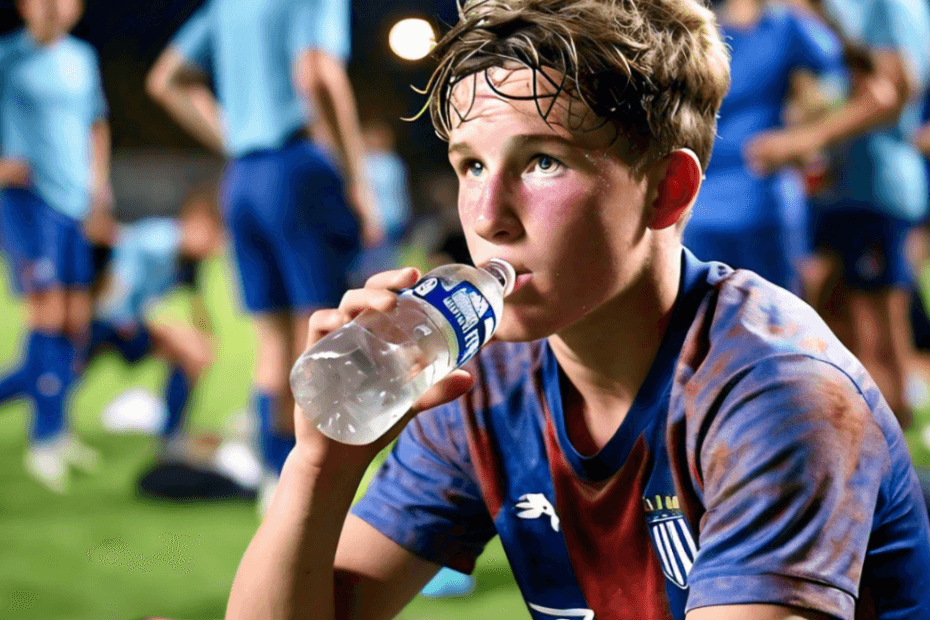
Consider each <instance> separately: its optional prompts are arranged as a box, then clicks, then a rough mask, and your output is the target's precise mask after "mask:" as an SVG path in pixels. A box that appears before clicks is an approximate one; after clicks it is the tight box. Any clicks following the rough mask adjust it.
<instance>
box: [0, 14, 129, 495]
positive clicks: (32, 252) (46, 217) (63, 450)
mask: <svg viewBox="0 0 930 620" xmlns="http://www.w3.org/2000/svg"><path fill="white" fill-rule="evenodd" d="M16 6H17V9H18V10H19V13H20V15H21V16H22V18H23V20H24V21H25V28H23V29H21V30H19V31H17V32H15V33H13V34H10V35H8V36H6V37H4V38H3V39H2V40H0V88H2V94H0V149H2V159H0V183H2V186H3V192H2V196H0V210H2V220H3V227H2V230H0V237H2V240H3V241H2V243H3V247H4V249H5V252H6V254H7V258H8V260H9V263H10V265H11V269H12V272H13V273H12V275H13V280H14V289H15V290H16V291H17V292H19V293H20V294H22V295H25V297H26V301H27V306H28V323H29V336H28V339H27V344H26V347H25V352H24V356H23V359H22V362H21V364H20V365H19V367H18V368H16V369H15V370H13V371H12V372H11V373H9V374H7V375H6V376H5V377H3V379H2V380H0V401H2V400H8V399H10V398H14V397H16V396H19V395H21V394H26V395H28V396H29V397H30V399H31V400H32V401H33V402H34V404H35V417H34V418H33V420H34V421H33V424H32V428H31V430H30V433H29V441H30V447H29V449H28V450H27V453H26V469H27V471H28V472H29V473H30V474H31V475H32V476H33V477H35V478H36V479H37V480H39V481H40V482H41V483H43V484H44V485H45V486H47V487H48V488H50V489H52V490H53V491H56V492H64V491H65V490H66V489H67V486H68V484H67V483H68V469H69V468H68V466H69V464H70V465H75V466H78V467H80V468H83V469H92V468H93V467H95V464H96V462H97V460H98V457H97V455H96V453H95V452H94V451H92V450H91V449H90V448H88V447H87V446H84V445H83V444H81V443H80V442H79V441H78V440H77V439H76V437H74V435H73V434H72V433H71V432H70V431H69V429H68V424H67V420H66V416H65V405H66V400H67V396H68V394H69V393H70V391H71V387H72V385H73V383H74V381H75V379H76V377H77V373H78V371H79V365H80V361H81V360H82V359H83V350H82V349H83V347H84V346H86V341H87V332H88V325H89V320H90V313H91V302H90V293H89V291H88V285H89V283H90V280H91V277H92V268H91V257H90V246H89V244H88V242H87V239H86V237H85V235H84V232H83V230H82V220H84V218H85V216H86V215H87V213H88V212H89V210H90V209H91V208H96V209H106V208H109V203H110V202H111V196H112V191H111V189H110V181H109V174H110V173H109V160H110V134H109V125H108V123H107V121H106V115H107V106H106V102H105V99H104V95H103V88H102V84H101V79H100V71H99V68H98V62H97V55H96V53H95V52H94V50H93V48H91V46H90V45H88V44H87V43H85V42H83V41H80V40H78V39H76V38H74V37H72V36H70V35H68V32H69V31H70V30H71V28H73V27H74V25H75V24H76V23H77V21H78V19H79V18H80V15H81V11H82V8H83V7H82V4H81V2H80V0H19V1H18V2H17V5H16Z"/></svg>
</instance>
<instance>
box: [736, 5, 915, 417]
mask: <svg viewBox="0 0 930 620" xmlns="http://www.w3.org/2000/svg"><path fill="white" fill-rule="evenodd" d="M811 5H812V6H813V8H815V9H817V10H819V11H821V12H822V14H823V15H824V16H825V18H826V19H827V20H828V21H830V22H834V23H835V24H836V26H835V28H836V29H837V31H838V32H840V33H841V34H842V35H843V36H844V37H845V38H847V39H848V40H849V41H851V42H852V43H853V44H855V45H858V46H862V47H863V48H864V49H866V50H867V51H868V56H867V57H866V58H865V62H857V61H856V59H855V58H850V57H849V55H848V54H847V64H848V65H849V70H850V84H849V91H850V92H849V97H848V103H847V104H846V106H845V107H844V108H843V110H841V111H834V112H831V113H829V114H828V115H826V116H825V117H824V118H823V119H822V120H820V121H818V122H816V123H812V124H803V125H800V126H796V127H792V128H789V129H785V130H782V131H777V132H771V133H769V134H767V135H764V136H761V137H759V138H757V139H756V140H754V141H753V143H752V144H750V146H749V147H748V152H749V158H750V160H751V161H752V164H753V165H754V166H755V167H756V169H758V170H763V171H766V170H774V169H777V168H779V167H780V166H783V165H785V164H787V163H789V162H800V161H803V160H805V159H807V160H809V159H810V157H811V156H812V154H814V153H816V152H818V151H820V150H822V149H823V148H824V147H825V146H827V145H829V144H834V143H836V142H838V141H839V140H841V139H851V138H854V139H853V140H852V141H851V143H850V144H848V145H845V146H844V148H843V151H842V154H841V155H840V156H839V157H838V160H837V161H836V162H835V165H836V179H835V187H834V194H835V200H833V201H831V202H826V203H821V204H818V206H817V208H815V209H814V210H813V218H812V230H813V246H814V250H815V259H814V262H812V268H811V269H809V274H811V276H812V277H811V286H810V288H811V289H812V291H814V293H813V294H814V295H815V296H816V297H821V296H822V295H820V294H817V292H819V291H824V294H825V293H826V291H825V288H824V287H825V285H826V283H827V282H831V281H836V280H837V279H839V280H841V281H842V284H843V287H844V288H842V289H841V290H844V291H847V293H846V295H845V296H844V297H843V300H842V302H840V303H838V304H834V307H839V308H840V314H839V316H837V314H836V313H835V312H834V313H830V312H824V313H823V314H825V315H826V317H827V319H828V323H829V324H830V326H831V329H833V330H834V331H835V333H836V334H837V335H838V336H840V338H841V339H842V340H843V341H844V343H845V344H846V345H847V346H848V347H849V348H850V349H851V351H852V352H853V354H854V355H855V356H856V357H857V358H858V359H859V360H861V361H862V363H863V364H864V365H865V367H866V368H867V369H868V371H869V374H871V375H872V377H873V378H874V379H875V382H876V383H877V384H878V386H879V388H880V389H881V392H882V394H883V395H884V396H885V398H886V399H887V401H888V404H889V406H890V407H891V408H892V410H893V411H894V412H895V415H896V416H897V417H898V421H899V422H900V423H901V426H902V427H903V428H905V429H906V428H908V427H909V426H910V424H911V419H912V412H911V409H910V406H909V405H908V403H907V399H906V397H905V394H906V386H907V379H908V374H909V369H910V366H911V364H912V363H913V358H914V346H913V336H912V333H911V320H910V295H911V287H912V286H913V274H912V273H911V270H910V268H909V265H908V262H907V257H906V255H905V251H904V246H905V241H906V239H907V236H908V233H909V232H910V230H911V229H912V227H913V226H914V225H915V224H916V223H917V222H919V221H920V220H921V219H922V218H923V217H924V215H925V214H926V212H927V177H926V174H925V171H924V166H923V162H922V161H921V158H920V155H919V153H918V152H917V150H916V148H915V147H914V146H913V144H912V143H911V139H912V138H913V136H914V133H915V131H916V129H917V127H918V125H919V122H920V120H919V117H920V112H921V106H922V102H923V97H924V93H925V90H926V87H927V83H928V77H930V13H928V7H927V4H926V2H925V1H924V0H868V1H863V2H854V3H850V2H840V1H832V0H829V1H827V2H823V3H821V2H820V1H819V0H817V1H814V2H811ZM844 112H845V113H844ZM814 302H815V304H816V305H818V306H819V307H823V304H822V303H818V300H817V299H815V300H814ZM831 315H832V316H831Z"/></svg>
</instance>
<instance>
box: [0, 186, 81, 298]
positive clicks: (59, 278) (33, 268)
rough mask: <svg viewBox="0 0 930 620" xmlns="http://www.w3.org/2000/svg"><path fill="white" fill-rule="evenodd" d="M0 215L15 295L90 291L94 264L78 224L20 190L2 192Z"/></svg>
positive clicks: (4, 245) (30, 192) (0, 224)
mask: <svg viewBox="0 0 930 620" xmlns="http://www.w3.org/2000/svg"><path fill="white" fill-rule="evenodd" d="M0 213H2V216H0V226H2V228H0V239H2V247H3V251H4V252H5V253H6V255H7V258H8V260H9V261H10V269H11V271H12V276H13V278H12V279H13V288H14V289H15V290H16V292H17V293H19V294H21V295H22V294H25V293H29V292H36V291H44V290H48V289H51V288H56V287H62V288H86V287H88V286H89V285H90V283H91V281H92V280H93V275H94V273H93V271H94V270H93V260H92V254H91V248H90V244H89V242H88V241H87V238H86V237H85V236H84V231H83V230H82V228H81V223H80V222H78V221H77V220H75V219H72V218H70V217H68V216H66V215H63V214H61V213H59V212H57V211H55V210H54V209H52V208H51V207H49V206H48V205H47V204H46V203H45V201H43V200H42V199H41V198H39V197H38V196H37V195H36V194H35V193H34V192H32V191H30V190H27V189H19V188H10V189H6V190H3V192H0Z"/></svg>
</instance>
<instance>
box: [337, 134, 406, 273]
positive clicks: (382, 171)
mask: <svg viewBox="0 0 930 620" xmlns="http://www.w3.org/2000/svg"><path fill="white" fill-rule="evenodd" d="M362 140H363V142H364V145H365V172H366V173H367V174H368V178H369V180H370V182H371V187H372V190H373V192H374V195H375V196H377V197H378V199H377V217H378V222H379V224H380V226H381V229H382V230H383V231H384V238H383V239H382V240H381V242H380V243H379V244H377V245H375V246H372V247H367V248H364V249H363V250H362V252H361V254H360V255H359V259H358V261H357V263H356V264H355V265H354V266H353V269H352V273H351V275H350V284H351V285H353V286H354V285H356V284H362V283H364V282H365V280H367V279H368V277H369V276H372V275H374V274H376V273H380V272H382V271H386V270H388V269H396V268H397V267H398V266H399V265H400V252H401V249H402V248H401V244H402V242H403V239H404V237H405V236H406V234H407V232H408V228H409V226H410V220H411V218H412V216H413V207H412V206H411V204H410V202H411V201H410V183H409V178H408V173H407V164H406V163H405V162H404V160H403V159H402V158H401V157H400V155H398V153H397V151H396V150H395V134H394V129H393V128H392V127H391V125H389V124H388V123H387V122H386V121H385V120H384V119H381V118H377V117H373V118H368V119H367V120H366V121H365V122H364V123H363V125H362Z"/></svg>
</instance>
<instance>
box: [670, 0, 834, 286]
mask: <svg viewBox="0 0 930 620" xmlns="http://www.w3.org/2000/svg"><path fill="white" fill-rule="evenodd" d="M715 11H716V13H717V19H718V23H719V24H720V26H721V29H722V32H723V35H724V37H725V38H726V41H727V42H728V43H729V45H730V53H731V71H732V82H731V86H730V90H729V92H728V93H727V96H726V98H725V99H724V100H723V105H722V107H721V108H720V120H719V124H718V126H717V127H718V129H717V132H718V137H717V140H716V142H715V143H714V155H713V157H712V158H711V161H710V165H709V166H708V167H707V171H706V177H705V179H704V184H703V186H702V188H701V193H700V194H699V196H698V199H697V203H696V204H695V207H694V210H693V214H692V217H691V219H690V220H689V222H688V226H687V228H686V229H685V236H684V240H685V241H684V243H685V245H686V246H687V247H688V248H689V249H690V250H692V251H693V252H694V253H695V254H696V255H697V256H699V257H701V258H704V259H713V260H719V261H722V262H724V263H727V264H729V265H730V266H732V267H734V268H742V269H750V270H752V271H755V272H756V273H758V274H759V275H761V276H762V277H764V278H765V279H767V280H769V281H770V282H773V283H775V284H777V285H779V286H781V287H784V288H787V289H789V290H791V291H793V292H795V293H797V292H799V291H800V278H799V276H798V268H799V265H800V263H801V261H802V259H803V258H805V256H806V254H807V247H806V246H807V243H806V241H807V204H806V198H805V195H804V187H803V184H802V179H801V176H800V174H799V173H798V171H797V170H795V169H792V168H781V169H778V170H774V171H772V173H771V174H758V173H757V172H756V171H753V170H751V169H750V168H749V166H748V164H747V162H746V160H745V158H744V156H743V149H744V148H745V146H746V144H747V143H748V142H749V140H750V139H751V138H752V137H753V136H754V135H756V134H758V133H760V132H762V131H766V130H770V129H772V128H774V127H779V126H781V125H782V123H783V110H784V108H785V104H786V102H787V100H788V98H789V95H790V93H791V86H792V80H793V78H795V77H796V75H797V74H798V73H799V72H801V71H807V72H811V73H814V74H816V75H823V74H827V73H833V72H836V71H838V70H839V69H840V68H841V66H842V48H841V46H840V42H839V41H838V40H837V38H836V37H835V36H834V35H833V34H832V33H831V32H830V31H829V29H827V27H826V26H824V25H823V24H822V23H821V22H820V21H819V20H816V19H814V18H813V17H812V16H810V15H805V14H803V13H802V12H800V11H799V10H797V9H794V8H793V7H788V6H784V5H772V4H771V3H769V2H767V1H766V0H724V1H723V2H720V3H718V4H717V5H716V8H715ZM737 199H738V201H737V202H735V200H737ZM734 205H739V206H738V207H735V206H734Z"/></svg>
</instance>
